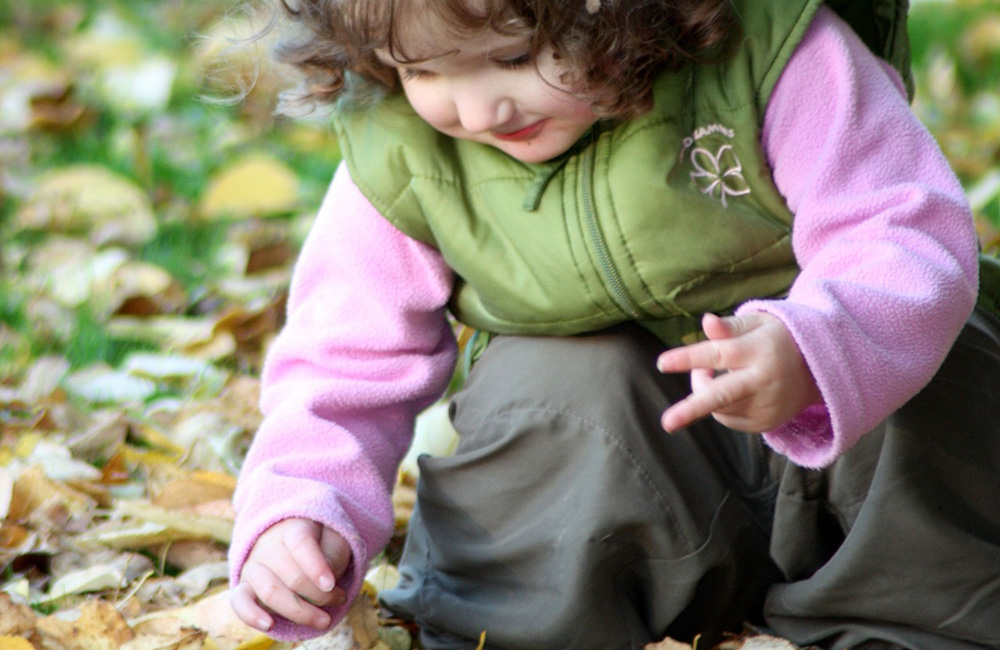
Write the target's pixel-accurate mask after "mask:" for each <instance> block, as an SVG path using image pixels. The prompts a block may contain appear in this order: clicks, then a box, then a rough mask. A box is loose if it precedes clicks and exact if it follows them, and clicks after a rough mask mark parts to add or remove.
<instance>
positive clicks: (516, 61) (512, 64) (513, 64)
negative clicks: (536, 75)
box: [496, 52, 533, 70]
mask: <svg viewBox="0 0 1000 650" xmlns="http://www.w3.org/2000/svg"><path fill="white" fill-rule="evenodd" d="M532 60H533V57H532V55H531V52H526V53H524V54H522V55H521V56H516V57H514V58H511V59H497V61H496V64H497V65H498V66H500V67H501V68H503V69H504V70H515V69H517V68H523V67H524V66H526V65H528V64H530V63H531V61H532Z"/></svg>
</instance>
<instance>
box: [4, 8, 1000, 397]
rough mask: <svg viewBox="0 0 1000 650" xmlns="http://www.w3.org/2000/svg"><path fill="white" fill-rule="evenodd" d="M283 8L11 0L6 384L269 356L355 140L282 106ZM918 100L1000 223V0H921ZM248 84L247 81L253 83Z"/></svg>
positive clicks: (249, 365) (992, 239)
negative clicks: (340, 141)
mask: <svg viewBox="0 0 1000 650" xmlns="http://www.w3.org/2000/svg"><path fill="white" fill-rule="evenodd" d="M266 21H267V17H266V15H263V14H262V13H261V12H258V11H256V10H254V9H252V8H250V6H249V5H243V6H241V5H238V4H234V3H233V2H232V1H231V0H155V1H154V0H50V1H49V2H44V3H42V2H34V1H32V0H0V246H2V248H0V272H2V278H0V385H2V384H4V383H6V384H8V385H10V384H12V383H14V382H16V381H18V380H19V378H20V377H22V376H23V375H24V373H25V371H26V369H27V368H29V367H30V365H31V364H32V360H33V359H35V358H37V357H38V356H40V355H50V354H55V355H60V356H63V357H64V358H65V359H66V360H68V362H69V364H70V366H71V367H72V368H74V369H78V368H83V367H86V366H88V365H89V364H94V363H99V364H106V365H108V366H109V367H115V366H118V365H120V364H121V363H122V361H123V360H124V359H126V358H127V356H128V355H129V354H132V353H135V352H136V351H157V350H159V351H163V350H168V351H171V352H181V353H183V354H185V355H190V356H193V357H197V358H199V359H203V360H206V361H207V362H210V363H212V364H217V365H221V366H224V367H226V368H228V369H235V370H239V371H245V372H249V373H253V372H255V371H256V370H257V369H258V368H259V362H260V354H261V350H262V348H263V346H265V345H266V343H267V341H268V340H269V338H270V336H272V335H273V333H274V331H275V330H276V329H277V327H279V326H280V319H281V307H282V304H283V303H282V301H283V292H284V289H285V286H286V285H287V279H288V274H289V270H290V267H291V264H292V262H293V260H294V255H295V252H296V251H297V249H298V246H299V245H300V244H301V241H302V238H303V237H304V233H305V232H306V230H307V229H308V226H309V222H310V219H311V215H312V213H313V211H314V210H315V208H316V206H317V205H318V203H319V201H320V200H321V198H322V195H323V192H324V189H325V186H326V184H327V182H328V180H329V177H330V175H331V172H332V170H333V168H334V166H335V164H336V162H337V161H338V159H339V153H338V149H337V145H336V142H335V139H334V138H333V137H332V136H331V133H330V130H329V128H328V126H327V125H326V124H325V123H324V121H323V120H322V119H321V118H312V119H302V120H295V121H293V120H289V119H287V118H277V117H275V116H274V115H273V106H274V100H275V95H276V92H277V89H278V88H279V87H280V86H281V85H282V80H283V79H284V78H285V77H286V76H287V73H286V72H285V71H282V70H280V69H275V68H272V67H270V66H268V65H266V64H263V63H261V62H263V61H266V58H267V57H266V53H267V50H268V48H269V43H267V42H266V41H261V42H251V43H246V42H243V44H242V45H240V43H241V42H242V41H243V39H245V38H246V37H247V36H248V35H250V34H252V33H255V32H257V31H259V30H260V28H261V27H262V26H263V25H264V24H266ZM910 33H911V39H912V44H913V54H914V67H915V71H916V80H917V89H918V90H917V97H916V99H915V101H914V108H915V110H916V111H917V113H918V114H919V116H920V117H921V119H922V120H923V121H924V122H925V123H926V124H927V125H928V127H929V128H930V129H931V130H932V132H933V133H934V135H935V137H936V138H937V139H938V141H939V142H940V144H941V146H942V148H943V150H944V151H945V153H946V155H947V156H948V157H949V159H950V160H951V162H952V164H953V165H954V167H955V169H956V171H957V172H958V174H959V175H960V177H961V179H962V182H963V183H964V184H965V187H966V188H967V190H968V192H969V196H970V200H971V201H972V204H973V207H974V209H975V211H976V215H977V220H978V224H979V227H980V232H981V238H982V241H983V244H984V246H985V247H986V248H992V249H995V248H996V247H997V244H998V235H997V232H998V228H1000V1H997V0H992V1H986V0H978V1H977V0H953V1H950V2H934V1H927V0H924V1H922V2H917V3H916V4H915V5H914V6H913V8H912V13H911V21H910ZM241 97H242V101H227V100H234V99H239V98H241Z"/></svg>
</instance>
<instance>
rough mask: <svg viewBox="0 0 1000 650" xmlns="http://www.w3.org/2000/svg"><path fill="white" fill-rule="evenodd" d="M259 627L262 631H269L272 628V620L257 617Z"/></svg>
mask: <svg viewBox="0 0 1000 650" xmlns="http://www.w3.org/2000/svg"><path fill="white" fill-rule="evenodd" d="M257 629H258V630H260V631H262V632H268V631H270V629H271V620H270V619H267V618H258V619H257Z"/></svg>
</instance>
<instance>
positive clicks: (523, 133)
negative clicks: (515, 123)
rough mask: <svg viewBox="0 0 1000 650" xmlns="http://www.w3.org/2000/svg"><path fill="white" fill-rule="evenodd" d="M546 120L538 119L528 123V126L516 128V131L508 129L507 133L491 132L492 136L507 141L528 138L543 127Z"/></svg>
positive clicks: (532, 136)
mask: <svg viewBox="0 0 1000 650" xmlns="http://www.w3.org/2000/svg"><path fill="white" fill-rule="evenodd" d="M547 121H548V120H539V121H537V122H535V123H534V124H529V125H528V126H526V127H524V128H522V129H518V130H517V131H510V132H509V133H497V132H496V131H494V132H493V137H494V138H496V139H498V140H505V141H507V142H517V141H521V140H530V139H532V138H534V137H535V136H537V135H538V134H539V133H540V132H541V130H542V129H543V128H545V123H546V122H547Z"/></svg>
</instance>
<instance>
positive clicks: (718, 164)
mask: <svg viewBox="0 0 1000 650" xmlns="http://www.w3.org/2000/svg"><path fill="white" fill-rule="evenodd" d="M691 165H692V166H693V167H694V168H695V169H696V170H697V171H693V172H691V180H693V181H694V182H695V183H696V184H697V185H698V189H700V190H701V193H702V194H706V195H708V196H712V197H716V196H717V198H719V200H721V201H722V207H727V206H726V196H743V195H744V194H749V193H750V187H749V186H748V185H747V182H746V179H745V178H743V164H742V163H741V162H740V159H739V158H737V157H736V152H734V151H733V147H732V145H728V144H724V145H722V146H721V147H720V148H719V151H718V152H717V153H716V154H715V155H712V152H711V151H709V150H707V149H704V148H702V147H697V148H695V149H692V150H691Z"/></svg>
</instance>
